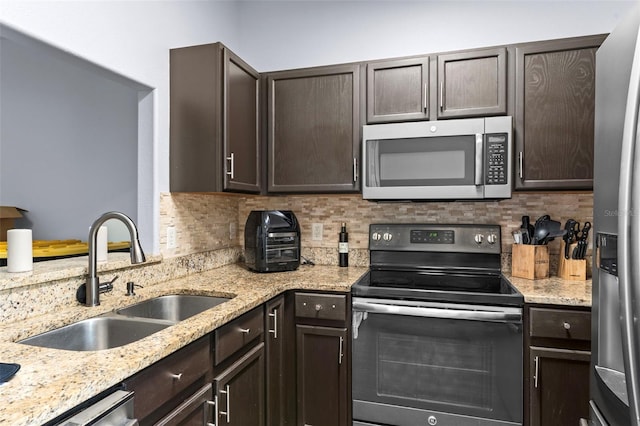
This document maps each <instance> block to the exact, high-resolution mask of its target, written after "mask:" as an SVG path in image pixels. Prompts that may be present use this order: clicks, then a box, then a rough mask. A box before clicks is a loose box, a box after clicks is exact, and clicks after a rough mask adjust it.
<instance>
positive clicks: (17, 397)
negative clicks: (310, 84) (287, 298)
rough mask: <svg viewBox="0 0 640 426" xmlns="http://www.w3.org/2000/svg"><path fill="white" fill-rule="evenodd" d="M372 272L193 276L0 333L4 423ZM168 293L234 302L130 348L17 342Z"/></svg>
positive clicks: (546, 292) (47, 416)
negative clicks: (291, 294)
mask: <svg viewBox="0 0 640 426" xmlns="http://www.w3.org/2000/svg"><path fill="white" fill-rule="evenodd" d="M367 270H368V269H367V268H362V267H349V268H339V267H336V266H313V267H311V266H301V267H300V269H298V270H297V271H293V272H286V273H272V274H256V273H253V272H250V271H248V270H246V269H245V268H244V267H242V266H241V265H228V266H224V267H221V268H218V269H212V270H209V271H206V272H202V273H198V274H193V275H189V276H187V277H184V278H179V279H174V280H170V281H165V282H161V283H158V284H155V285H152V286H148V287H145V288H142V289H136V296H132V297H127V296H124V295H121V294H111V293H107V294H103V295H101V305H100V306H97V307H93V308H86V307H84V306H80V305H75V306H70V307H69V308H67V309H64V310H61V311H56V312H54V313H50V314H45V315H39V316H36V317H33V318H29V319H27V320H24V321H18V322H14V323H9V324H5V325H3V326H1V327H0V362H7V363H18V364H20V365H21V369H20V371H19V372H18V373H17V374H16V375H15V376H14V377H13V378H12V379H11V380H9V382H7V383H4V384H2V385H0V400H2V402H3V403H2V405H1V406H0V424H10V425H12V426H19V425H33V424H41V423H44V422H46V421H48V420H51V419H53V418H55V417H56V416H58V415H60V414H62V413H64V412H66V411H67V410H69V409H71V408H73V407H75V406H76V405H78V404H80V403H82V402H83V401H85V400H87V399H89V398H90V397H92V396H94V395H96V394H98V393H100V392H101V391H103V390H106V389H108V388H109V387H111V386H113V385H116V384H118V383H120V382H122V381H123V380H124V379H126V378H128V377H130V376H132V375H133V374H135V373H137V372H138V371H140V370H142V369H144V368H145V367H148V366H149V365H151V364H153V363H154V362H156V361H158V360H160V359H162V358H164V357H166V356H167V355H169V354H171V353H172V352H174V351H176V350H178V349H180V348H181V347H183V346H185V345H187V344H189V343H191V342H192V341H194V340H196V339H198V338H200V337H201V336H204V335H206V334H207V333H210V332H211V331H213V330H214V329H216V328H218V327H220V326H221V325H223V324H225V323H227V322H229V321H230V320H232V319H233V318H236V317H238V316H239V315H241V314H243V313H244V312H247V311H249V310H250V309H252V308H254V307H256V306H259V305H260V304H262V303H264V302H266V301H268V300H269V299H271V298H272V297H274V296H277V295H278V294H280V293H282V292H283V291H286V290H290V289H302V290H304V289H309V290H326V291H337V292H349V291H350V289H351V286H352V285H353V284H354V283H355V282H356V281H357V280H358V278H360V276H362V274H364V273H365V272H366V271H367ZM507 278H509V279H510V280H511V281H512V283H513V284H514V285H515V286H516V287H517V288H518V289H519V290H520V292H521V293H522V294H523V295H524V297H525V302H527V303H545V304H560V305H574V306H590V303H591V281H564V280H561V279H559V278H549V279H546V280H535V281H532V280H526V279H521V278H512V277H507ZM165 294H202V295H211V296H222V297H232V299H231V300H229V301H228V302H225V303H223V304H221V305H218V306H216V307H214V308H211V309H209V310H207V311H205V312H203V313H201V314H199V315H196V316H194V317H191V318H189V319H186V320H184V321H182V322H180V323H178V324H176V325H174V326H171V327H168V328H166V329H164V330H162V331H159V332H157V333H155V334H152V335H151V336H148V337H146V338H144V339H141V340H139V341H137V342H134V343H131V344H129V345H126V346H122V347H119V348H114V349H110V350H104V351H91V352H75V351H62V350H56V349H47V348H40V347H34V346H27V345H22V344H18V343H14V342H15V341H16V340H20V339H23V338H25V337H29V336H32V335H35V334H38V333H41V332H44V331H47V330H50V329H54V328H58V327H61V326H63V325H66V324H69V323H72V322H75V321H78V320H81V319H85V318H89V317H93V316H96V315H100V314H102V313H105V312H109V311H112V310H114V309H116V308H121V307H124V306H127V305H132V304H134V303H137V302H140V301H142V300H146V299H149V298H152V297H155V296H160V295H165Z"/></svg>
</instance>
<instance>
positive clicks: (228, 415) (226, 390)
mask: <svg viewBox="0 0 640 426" xmlns="http://www.w3.org/2000/svg"><path fill="white" fill-rule="evenodd" d="M220 393H221V394H223V395H226V396H227V411H222V410H220V411H218V412H219V413H220V414H222V415H223V416H225V417H226V418H227V423H231V387H230V386H229V385H225V387H224V390H221V391H220Z"/></svg>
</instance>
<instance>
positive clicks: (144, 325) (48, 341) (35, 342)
mask: <svg viewBox="0 0 640 426" xmlns="http://www.w3.org/2000/svg"><path fill="white" fill-rule="evenodd" d="M170 325H171V324H169V323H161V322H154V321H143V320H140V319H137V320H136V319H131V318H126V317H117V316H101V317H94V318H89V319H86V320H82V321H79V322H76V323H73V324H70V325H67V326H65V327H62V328H58V329H56V330H52V331H48V332H46V333H42V334H38V335H37V336H33V337H29V338H28V339H24V340H21V341H19V342H18V343H24V344H26V345H31V346H41V347H45V348H53V349H66V350H70V351H99V350H103V349H111V348H117V347H118V346H124V345H126V344H129V343H132V342H135V341H136V340H140V339H142V338H144V337H147V336H149V335H151V334H153V333H155V332H158V331H160V330H162V329H164V328H167V327H169V326H170Z"/></svg>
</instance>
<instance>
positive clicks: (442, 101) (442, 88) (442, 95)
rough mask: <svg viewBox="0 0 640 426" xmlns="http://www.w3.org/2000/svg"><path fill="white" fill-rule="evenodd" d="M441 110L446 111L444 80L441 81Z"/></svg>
mask: <svg viewBox="0 0 640 426" xmlns="http://www.w3.org/2000/svg"><path fill="white" fill-rule="evenodd" d="M440 111H444V81H441V82H440Z"/></svg>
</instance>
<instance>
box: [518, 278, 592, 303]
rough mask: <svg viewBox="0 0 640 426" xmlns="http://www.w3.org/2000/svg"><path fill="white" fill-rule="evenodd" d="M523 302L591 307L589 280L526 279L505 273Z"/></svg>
mask: <svg viewBox="0 0 640 426" xmlns="http://www.w3.org/2000/svg"><path fill="white" fill-rule="evenodd" d="M506 277H507V279H509V281H511V284H513V285H514V286H515V287H516V288H517V289H518V291H520V293H522V295H523V296H524V301H525V303H537V304H550V305H564V306H577V307H578V306H580V307H591V280H590V279H589V280H584V281H568V280H563V279H561V278H558V277H550V278H545V279H538V280H528V279H526V278H517V277H512V276H509V275H506Z"/></svg>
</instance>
